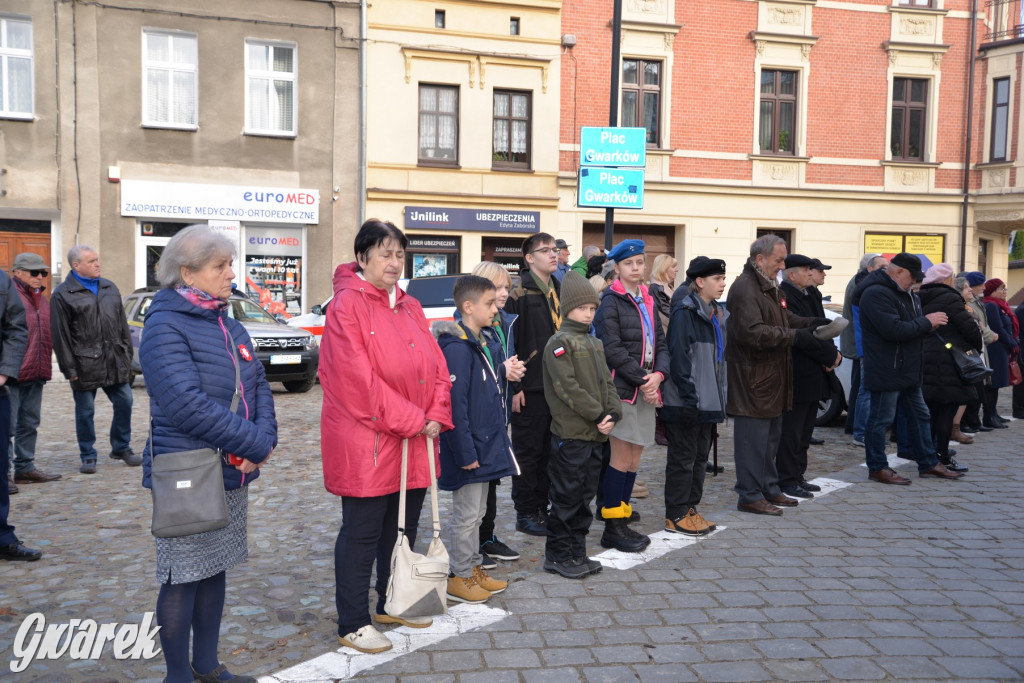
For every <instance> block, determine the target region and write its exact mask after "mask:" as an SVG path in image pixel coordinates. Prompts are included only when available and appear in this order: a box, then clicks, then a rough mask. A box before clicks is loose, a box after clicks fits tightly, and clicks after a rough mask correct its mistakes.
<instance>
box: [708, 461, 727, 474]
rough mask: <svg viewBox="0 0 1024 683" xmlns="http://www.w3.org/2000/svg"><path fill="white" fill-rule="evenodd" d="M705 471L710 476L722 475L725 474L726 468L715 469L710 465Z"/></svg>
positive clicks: (720, 466)
mask: <svg viewBox="0 0 1024 683" xmlns="http://www.w3.org/2000/svg"><path fill="white" fill-rule="evenodd" d="M705 471H706V472H708V473H710V474H722V473H723V472H725V467H723V466H722V465H719V466H718V467H715V466H714V465H712V464H711V463H708V466H707V468H706V469H705Z"/></svg>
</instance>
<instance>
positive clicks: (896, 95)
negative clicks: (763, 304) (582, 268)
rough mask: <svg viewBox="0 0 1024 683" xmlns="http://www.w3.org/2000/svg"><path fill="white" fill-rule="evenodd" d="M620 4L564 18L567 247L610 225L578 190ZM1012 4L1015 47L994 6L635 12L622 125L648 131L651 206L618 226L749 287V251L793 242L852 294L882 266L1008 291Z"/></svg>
mask: <svg viewBox="0 0 1024 683" xmlns="http://www.w3.org/2000/svg"><path fill="white" fill-rule="evenodd" d="M610 4H611V3H607V2H600V1H598V0H581V1H580V2H573V3H566V4H565V5H564V6H563V8H562V17H563V24H562V25H563V32H564V33H565V34H571V35H572V36H573V37H575V39H576V40H575V46H574V47H572V48H571V49H570V53H571V54H570V55H567V56H566V57H565V58H563V60H562V82H563V87H562V119H561V121H562V124H561V130H562V134H561V141H560V147H559V150H560V175H559V186H560V207H561V209H562V211H561V212H560V214H559V218H560V225H559V232H560V234H561V235H564V236H572V237H573V238H574V239H576V240H577V241H578V240H582V242H583V243H584V244H599V245H600V244H602V243H603V228H604V226H603V223H604V212H603V211H602V210H600V209H580V208H577V196H576V195H577V191H578V189H577V172H578V165H579V137H578V136H579V128H580V126H586V125H589V126H606V125H608V121H609V119H608V114H609V104H608V102H609V89H610V82H611V75H610V73H611V72H610V69H611V63H610V58H609V57H610V44H611V39H612V23H611V7H610ZM1006 4H1007V5H1013V7H1010V8H1009V9H1008V10H1007V11H1008V12H1009V14H1008V15H1007V16H1008V17H1009V18H1008V19H1006V18H1005V17H1004V19H1005V21H1006V22H1009V24H1011V25H1012V28H1010V29H1008V30H1009V31H1010V33H1011V34H1012V35H1008V36H1005V37H1002V38H1001V40H1002V43H1000V42H998V40H999V39H1000V37H999V36H998V35H997V32H996V31H995V29H994V28H993V26H994V23H993V22H994V21H995V20H994V18H993V17H994V15H993V13H994V12H997V11H998V8H999V3H998V2H996V3H989V4H988V5H984V4H983V3H977V5H978V8H977V13H976V14H975V13H974V8H975V3H973V2H972V1H969V0H858V1H856V2H854V1H844V0H829V1H828V2H825V1H824V0H822V1H820V2H818V1H815V0H701V1H699V2H685V3H684V2H681V1H679V0H625V2H624V3H623V5H624V7H623V16H622V35H621V43H620V47H621V51H622V60H621V65H620V67H619V68H620V76H621V86H620V89H619V92H618V94H617V104H618V106H619V108H620V113H619V118H618V123H619V125H622V126H638V127H643V128H646V129H647V150H646V151H647V165H646V174H645V176H646V182H645V195H646V196H645V205H644V208H643V210H641V211H630V210H622V209H620V210H617V211H616V214H615V221H616V226H615V238H614V239H615V241H616V242H617V241H618V240H620V239H622V238H624V237H630V236H636V235H641V236H644V237H645V239H648V241H649V243H650V244H651V248H650V249H649V250H650V251H653V252H654V253H659V252H670V253H674V254H675V255H676V256H677V257H678V258H679V259H680V261H681V262H683V264H684V265H685V263H686V261H688V260H689V259H690V258H693V257H694V256H696V255H698V254H705V255H713V256H718V257H722V258H725V259H726V262H727V265H728V269H729V272H730V273H732V274H738V273H739V271H740V269H741V267H742V265H743V262H744V260H745V258H746V256H747V253H748V247H749V244H750V242H751V241H753V240H754V239H756V237H758V236H759V235H761V234H765V233H769V232H770V233H775V234H779V235H780V236H782V237H783V238H784V239H786V240H787V242H788V243H789V246H790V250H791V251H795V252H800V253H804V254H808V255H811V256H814V257H818V258H821V259H822V260H823V261H824V262H825V263H827V264H831V265H833V266H834V270H832V271H831V273H830V275H831V277H830V278H829V280H828V281H827V282H826V285H825V288H824V289H825V293H826V294H831V295H834V296H836V297H837V298H838V299H841V298H842V294H843V290H844V288H845V285H846V282H847V281H848V279H849V277H850V276H851V275H852V274H853V273H854V272H855V270H856V267H857V263H858V260H859V259H860V256H861V255H862V254H863V253H865V252H867V251H876V252H881V253H894V252H898V251H904V250H905V251H910V252H914V253H919V254H921V255H922V256H924V257H925V259H926V260H927V261H930V262H933V263H937V262H941V261H948V262H951V263H953V264H954V266H955V267H959V266H961V265H963V266H965V267H967V268H974V267H977V266H978V265H979V264H981V265H982V266H983V267H985V268H986V269H987V271H988V272H989V273H990V274H993V275H1003V276H1005V273H1006V261H1007V247H1008V242H1009V239H1008V236H1009V232H1010V231H1011V230H1012V229H1013V224H1014V221H1015V220H1018V219H1019V218H1020V213H1021V210H1022V208H1024V202H1022V199H1021V187H1020V185H1019V184H1018V183H1019V182H1021V181H1020V180H1019V175H1020V174H1018V173H1017V172H1016V168H1017V160H1016V148H1017V140H1016V138H1017V134H1018V131H1019V130H1020V122H1021V114H1022V112H1021V107H1020V104H1021V99H1020V98H1021V91H1020V87H1019V80H1020V79H1019V74H1020V66H1021V65H1020V63H1019V56H1020V55H1019V48H1018V40H1017V38H1016V35H1019V27H1017V24H1019V23H1020V22H1019V21H1018V20H1017V19H1015V18H1014V17H1019V16H1020V13H1019V2H1017V3H1006ZM1014 12H1016V14H1014ZM1014 31H1016V33H1014ZM972 40H973V41H974V43H973V44H974V45H975V46H976V51H975V52H972V50H971V47H972ZM569 42H573V41H572V40H571V39H570V41H569ZM975 57H976V58H975ZM972 62H973V66H972ZM972 68H973V72H974V81H973V87H972V84H971V71H972ZM1000 79H1003V80H1000ZM995 89H998V91H999V93H1000V95H999V96H998V97H999V98H1000V99H999V100H998V101H999V103H1000V104H999V106H1000V107H1002V109H1000V110H999V112H998V114H997V113H996V110H995V109H994V107H995V106H996V104H995V103H994V102H993V100H992V93H993V92H994V90H995ZM996 116H999V117H1002V118H1000V119H998V120H999V121H1002V123H1000V124H999V125H997V126H995V127H993V125H992V124H993V120H995V119H994V117H996ZM969 118H970V123H969V120H968V119H969ZM1000 126H1001V127H1000ZM968 131H973V132H974V134H973V135H969V134H968ZM968 144H969V147H968ZM992 150H996V152H995V155H993V152H992ZM965 168H966V169H967V173H966V174H965ZM730 279H731V278H730Z"/></svg>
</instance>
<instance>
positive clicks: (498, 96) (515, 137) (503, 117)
mask: <svg viewBox="0 0 1024 683" xmlns="http://www.w3.org/2000/svg"><path fill="white" fill-rule="evenodd" d="M493 126H494V152H493V156H492V163H493V165H494V166H495V167H512V168H530V93H527V92H514V91H509V90H495V91H494V124H493Z"/></svg>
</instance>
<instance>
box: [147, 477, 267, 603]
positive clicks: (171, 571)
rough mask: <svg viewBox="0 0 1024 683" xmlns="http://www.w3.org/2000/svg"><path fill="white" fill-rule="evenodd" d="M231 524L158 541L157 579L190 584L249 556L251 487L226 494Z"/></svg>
mask: <svg viewBox="0 0 1024 683" xmlns="http://www.w3.org/2000/svg"><path fill="white" fill-rule="evenodd" d="M224 493H225V495H226V497H227V501H228V518H229V520H230V521H229V522H228V525H227V526H226V527H224V528H223V529H216V530H214V531H204V532H203V533H201V534H192V535H190V536H178V537H177V538H158V539H156V578H157V580H158V581H159V582H160V583H190V582H192V581H200V580H202V579H205V578H208V577H211V576H214V575H215V574H219V573H221V572H222V571H225V570H227V569H229V568H231V567H233V566H235V565H236V564H238V563H239V562H244V561H245V560H246V558H248V557H249V544H248V538H249V537H248V530H247V520H248V516H249V487H248V486H242V487H241V488H237V489H232V490H230V491H225V492H224Z"/></svg>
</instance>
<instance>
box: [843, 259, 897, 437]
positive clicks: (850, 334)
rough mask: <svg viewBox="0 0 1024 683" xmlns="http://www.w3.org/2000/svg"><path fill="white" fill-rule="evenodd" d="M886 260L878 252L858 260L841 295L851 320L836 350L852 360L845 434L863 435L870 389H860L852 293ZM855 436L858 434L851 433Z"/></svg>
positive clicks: (856, 326) (847, 315)
mask: <svg viewBox="0 0 1024 683" xmlns="http://www.w3.org/2000/svg"><path fill="white" fill-rule="evenodd" d="M888 263H889V262H888V261H887V260H886V259H885V257H884V256H882V255H881V254H865V255H864V256H863V257H862V258H861V260H860V270H858V271H857V274H856V275H854V276H853V277H852V278H850V281H849V282H848V283H847V284H846V294H845V296H844V298H843V317H844V318H846V319H847V320H849V321H850V324H849V325H848V326H847V327H846V329H845V330H843V333H842V334H841V335H840V336H839V351H840V352H842V354H843V357H844V358H848V359H851V360H853V367H852V368H851V369H850V398H849V400H848V401H847V402H846V403H847V405H846V433H847V434H854V435H859V436H863V432H864V423H865V422H867V419H868V410H870V404H869V403H868V397H869V396H870V395H871V393H870V392H867V391H865V392H864V393H863V395H862V394H861V391H860V385H861V377H862V375H863V374H864V373H863V371H862V370H861V355H860V351H859V350H858V344H857V334H858V332H857V330H858V329H859V327H860V322H859V321H857V320H854V310H853V292H854V290H855V289H856V288H857V285H859V284H860V283H861V282H862V281H863V280H864V278H866V277H867V276H868V273H871V272H873V271H876V270H878V269H879V268H884V267H885V266H886V265H887V264H888ZM854 439H857V436H854ZM853 445H854V446H863V445H864V442H863V441H861V440H855V441H854V443H853Z"/></svg>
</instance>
